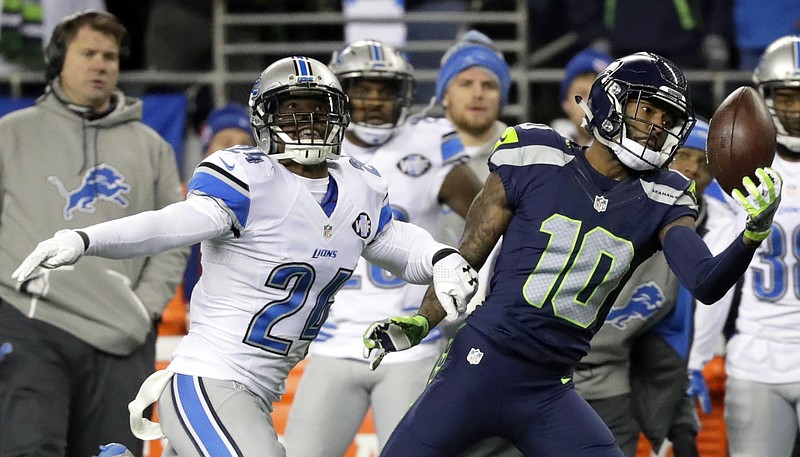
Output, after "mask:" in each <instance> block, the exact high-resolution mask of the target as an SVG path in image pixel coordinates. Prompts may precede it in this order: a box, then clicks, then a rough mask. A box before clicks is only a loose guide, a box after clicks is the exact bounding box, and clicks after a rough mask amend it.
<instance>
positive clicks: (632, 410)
mask: <svg viewBox="0 0 800 457" xmlns="http://www.w3.org/2000/svg"><path fill="white" fill-rule="evenodd" d="M707 136H708V123H706V122H705V121H702V120H698V121H697V123H696V124H695V126H694V128H692V131H691V132H690V134H689V136H688V137H687V139H686V142H685V143H684V144H683V147H681V148H680V149H678V152H677V153H676V154H675V159H674V161H673V162H672V164H671V165H670V168H671V169H673V170H677V171H679V172H681V173H682V174H683V175H684V176H686V177H687V178H689V179H692V180H693V181H694V182H695V185H696V192H697V195H698V196H701V197H700V198H699V200H698V206H699V214H698V218H697V226H698V230H697V231H698V233H701V234H702V233H703V232H704V225H705V220H706V211H705V204H704V202H703V200H704V199H703V198H702V195H703V191H704V190H705V188H706V187H707V186H708V184H709V183H710V182H711V171H710V169H709V168H708V164H707V162H706V153H705V148H706V138H707ZM693 312H694V306H693V300H692V297H691V295H690V294H688V293H687V292H686V291H685V289H683V288H682V286H680V284H679V281H678V278H677V277H676V276H675V274H674V273H673V272H672V270H670V268H669V265H668V264H667V261H666V258H665V257H664V253H663V251H658V252H656V254H654V255H653V256H652V257H651V258H649V259H647V260H646V261H645V262H644V263H642V264H641V265H640V266H639V268H637V269H636V271H635V272H634V273H633V274H632V275H631V278H630V279H629V280H628V282H627V284H626V285H625V287H623V288H622V291H621V292H620V294H619V296H618V297H617V300H616V301H615V303H614V305H613V306H612V308H611V311H610V312H609V314H608V316H607V317H606V320H605V323H604V324H603V326H602V327H601V328H600V330H599V331H598V332H597V334H595V335H594V337H592V342H591V348H590V349H589V353H588V354H587V355H586V356H585V357H584V358H583V359H582V360H581V363H580V364H579V365H578V366H577V367H576V368H575V377H574V382H575V389H576V390H577V391H578V393H580V394H581V396H582V397H583V398H585V399H586V400H587V401H588V402H589V405H590V406H591V407H592V408H593V409H594V410H595V411H597V413H598V414H599V415H600V417H601V418H602V419H603V421H604V422H605V423H606V425H608V427H609V428H610V429H611V431H612V433H614V437H615V438H616V439H617V444H619V447H620V449H621V450H622V453H623V454H624V455H625V456H626V457H633V456H634V455H636V448H637V444H638V441H639V434H640V432H643V433H644V434H645V436H646V437H647V438H648V439H649V440H650V442H651V444H652V447H653V449H654V450H655V451H656V453H657V454H658V455H663V454H661V453H660V449H661V447H662V446H663V445H664V440H665V439H666V438H667V437H669V440H670V441H671V442H672V443H673V448H674V455H675V456H676V457H692V456H697V455H698V453H697V446H696V442H695V437H696V434H697V428H698V424H697V419H696V415H695V413H694V404H693V402H692V401H691V399H690V398H689V397H688V395H687V394H686V390H687V378H686V370H687V361H688V357H689V345H690V343H691V335H692V313H693Z"/></svg>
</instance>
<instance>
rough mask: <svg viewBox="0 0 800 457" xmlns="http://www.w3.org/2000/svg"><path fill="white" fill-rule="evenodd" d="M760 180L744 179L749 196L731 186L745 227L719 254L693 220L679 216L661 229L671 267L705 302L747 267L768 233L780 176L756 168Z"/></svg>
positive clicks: (711, 300)
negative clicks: (739, 206)
mask: <svg viewBox="0 0 800 457" xmlns="http://www.w3.org/2000/svg"><path fill="white" fill-rule="evenodd" d="M756 174H757V176H758V177H759V178H760V179H761V184H760V185H759V186H758V187H756V186H755V185H754V184H753V182H752V181H751V180H750V178H748V177H745V178H744V180H743V183H744V186H745V189H746V190H747V192H748V196H747V197H744V196H743V195H742V193H741V192H739V191H738V190H734V193H733V196H734V198H735V199H736V200H737V201H738V202H739V203H740V204H741V205H742V206H743V207H744V209H745V210H746V211H747V214H748V216H747V223H746V229H745V230H744V232H743V233H742V236H740V237H737V238H736V239H735V240H733V242H732V243H731V244H730V245H729V246H728V247H727V248H726V249H725V250H724V251H722V252H721V253H720V254H719V255H717V256H712V255H711V252H710V251H709V250H708V246H706V244H705V243H704V242H703V240H702V238H700V235H698V234H697V233H696V232H695V230H694V221H693V220H692V219H691V218H690V217H688V216H684V217H681V218H679V219H677V220H675V221H673V222H672V223H670V224H668V225H666V226H665V227H664V228H663V229H662V230H661V232H660V238H661V245H662V246H663V248H664V254H665V255H666V257H667V262H668V263H669V266H670V268H672V271H674V272H675V274H676V275H677V276H678V278H679V279H680V280H681V283H682V284H683V285H684V286H685V287H686V288H687V289H689V291H690V292H691V293H692V295H693V296H694V297H695V298H697V299H698V300H700V301H701V302H703V303H705V304H712V303H714V302H716V301H718V300H719V299H720V298H722V297H723V296H724V295H725V293H726V292H727V291H728V289H730V288H731V287H733V285H734V284H736V281H738V280H739V278H740V277H741V276H742V275H743V274H744V272H745V271H746V270H747V267H748V265H749V264H750V261H751V260H752V259H753V255H754V254H755V251H756V248H757V247H758V245H759V244H760V243H761V241H763V240H764V239H765V238H766V237H767V236H768V235H769V231H770V227H771V226H772V217H773V216H774V215H775V212H776V211H777V209H778V205H779V204H780V196H781V186H782V180H781V177H780V175H779V174H778V173H776V172H775V171H774V170H772V169H771V168H766V169H761V168H759V169H758V170H756Z"/></svg>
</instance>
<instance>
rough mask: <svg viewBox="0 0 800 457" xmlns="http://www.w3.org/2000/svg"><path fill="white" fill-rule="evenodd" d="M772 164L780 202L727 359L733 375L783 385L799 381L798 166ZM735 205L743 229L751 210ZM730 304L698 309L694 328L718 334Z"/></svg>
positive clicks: (754, 265)
mask: <svg viewBox="0 0 800 457" xmlns="http://www.w3.org/2000/svg"><path fill="white" fill-rule="evenodd" d="M772 168H774V169H775V170H776V171H777V172H778V173H780V175H781V176H782V178H783V191H782V194H781V204H780V206H779V207H778V211H777V213H776V214H775V217H774V219H773V225H772V232H771V233H770V236H769V238H767V239H766V240H764V241H763V242H762V243H761V246H759V248H758V250H757V251H756V254H755V256H754V257H753V261H752V262H751V263H750V267H749V268H748V270H747V272H746V273H745V275H744V282H743V285H742V290H741V301H740V304H739V314H738V316H737V319H736V334H735V335H734V336H733V337H732V338H731V340H730V341H729V342H728V346H727V350H726V359H725V360H726V371H727V373H728V375H729V376H733V377H735V378H739V379H745V380H751V381H758V382H765V383H774V384H782V383H792V382H800V278H799V277H798V276H799V275H800V263H798V258H797V256H798V253H799V252H800V236H798V233H799V231H800V186H799V183H800V165H798V164H797V163H792V162H787V161H786V160H784V159H782V158H781V157H780V156H778V155H776V156H775V161H774V162H773V164H772ZM735 207H736V211H737V215H736V219H737V224H736V225H737V228H738V230H739V231H738V232H737V233H740V230H741V229H743V228H744V221H745V219H746V217H747V215H746V213H745V212H744V210H743V209H742V208H741V207H740V206H739V205H735ZM718 305H721V306H719V307H718ZM729 307H730V304H729V303H727V302H723V303H718V304H714V305H712V306H711V307H708V308H711V309H707V310H705V309H704V310H703V311H704V314H703V315H702V316H700V315H698V314H695V318H696V319H697V321H698V322H697V325H698V327H697V330H696V331H697V332H705V333H706V335H700V339H701V341H702V340H704V339H705V338H707V335H712V336H716V335H718V334H719V333H720V330H721V328H722V326H723V324H724V321H725V317H726V315H727V310H728V308H729ZM707 357H708V355H705V356H704V357H703V358H707Z"/></svg>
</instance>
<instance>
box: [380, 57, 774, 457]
mask: <svg viewBox="0 0 800 457" xmlns="http://www.w3.org/2000/svg"><path fill="white" fill-rule="evenodd" d="M579 103H580V104H581V106H582V107H583V109H584V111H585V113H586V121H585V124H586V128H587V129H588V130H589V131H591V133H592V134H593V135H594V137H595V139H596V140H597V141H594V142H593V143H592V145H591V146H589V147H588V148H582V147H579V146H576V145H574V144H573V143H571V142H570V141H568V140H566V139H565V138H563V137H561V136H560V135H558V134H557V133H556V132H554V131H553V130H552V129H550V128H549V127H547V126H544V125H539V124H522V125H517V126H515V127H511V128H508V129H507V130H506V131H505V132H504V134H503V136H502V137H501V138H500V140H499V141H498V143H497V145H496V146H495V150H494V152H493V153H492V155H491V157H490V159H489V167H490V170H491V174H490V176H489V178H488V179H487V182H486V184H485V185H484V188H483V190H482V191H481V193H480V194H479V195H478V197H477V198H476V199H475V201H474V202H473V204H472V206H471V208H470V210H469V213H468V215H467V225H466V229H465V232H464V235H463V237H462V240H461V244H460V246H461V252H462V254H463V256H464V258H465V259H466V260H467V261H468V262H469V263H470V264H471V265H473V266H474V267H476V268H480V267H481V266H482V265H483V263H484V261H485V259H486V257H487V255H488V254H489V252H490V250H491V249H492V248H493V247H494V245H495V243H496V242H497V240H498V238H499V237H500V236H501V235H503V237H504V238H503V239H504V242H503V245H502V249H501V251H500V254H499V257H498V259H497V263H496V265H495V270H494V276H493V277H492V280H491V284H490V286H489V293H488V295H487V297H486V300H485V301H484V303H483V304H482V305H481V306H479V307H478V308H477V309H476V310H475V311H474V312H473V313H472V314H471V315H470V316H469V317H468V318H467V320H466V324H465V325H464V326H463V327H462V328H461V330H459V332H458V333H457V334H456V336H455V337H454V338H453V340H452V341H451V342H450V345H449V347H448V349H447V350H446V351H445V353H444V354H443V355H442V357H441V359H440V362H439V364H437V367H436V369H435V370H434V372H433V376H432V379H431V381H430V382H429V384H428V387H427V388H426V390H425V391H424V392H423V394H422V396H421V397H420V398H419V399H418V400H417V402H416V403H415V404H414V405H413V406H412V407H411V409H410V410H409V412H408V413H407V414H406V415H405V417H404V418H403V420H402V421H401V422H400V424H399V425H398V427H397V428H396V429H395V431H394V433H393V434H392V436H391V437H390V439H389V442H388V443H387V444H386V447H385V448H384V450H383V453H382V455H384V456H401V455H402V456H407V455H414V456H417V457H421V456H451V455H458V453H459V452H461V451H462V450H463V449H464V448H466V447H467V446H469V445H470V444H472V443H474V442H476V441H477V440H480V439H482V438H485V437H489V436H500V437H503V438H505V439H507V440H509V441H511V442H512V443H513V444H514V445H515V446H516V447H517V448H518V449H520V450H521V451H522V452H523V453H524V454H525V455H526V456H548V457H552V456H571V457H574V456H621V455H622V453H621V452H620V450H619V448H618V446H617V445H616V443H615V441H614V436H613V435H612V434H611V432H610V431H609V430H608V428H607V427H606V426H605V425H604V424H603V421H602V420H601V419H600V418H599V417H598V416H597V414H596V413H595V412H594V411H593V410H592V408H591V407H590V406H589V405H588V404H587V403H586V401H585V400H583V399H582V398H581V397H580V395H578V393H577V392H576V391H575V390H574V387H573V383H572V370H573V368H574V367H575V365H576V364H577V363H578V362H579V361H580V359H581V358H582V357H583V356H584V355H585V354H586V353H587V351H588V349H589V342H590V340H591V338H592V335H593V334H594V333H595V332H596V331H597V330H598V329H599V328H600V326H602V324H603V322H604V320H605V317H606V315H607V314H608V311H609V308H610V307H611V305H612V304H613V302H614V299H615V298H616V296H617V294H618V293H619V290H620V289H621V287H622V286H623V285H624V284H625V282H626V280H627V279H628V277H629V276H630V274H631V272H633V270H635V268H636V266H638V265H639V264H640V263H642V262H643V261H644V260H645V259H647V258H648V257H650V256H651V255H652V254H653V253H654V252H655V251H656V250H658V249H663V250H664V253H665V255H666V258H667V261H668V263H669V265H670V268H672V270H673V271H674V272H675V273H676V275H677V276H678V278H679V279H680V281H681V283H683V284H684V285H685V286H686V287H687V289H689V291H690V292H691V293H692V294H693V295H694V296H695V297H696V298H697V299H699V300H700V301H702V302H704V303H713V302H715V301H716V300H717V299H719V298H720V297H721V296H722V295H723V294H724V293H725V291H726V290H728V289H729V288H730V287H731V286H732V285H733V284H734V283H735V282H736V281H737V279H738V278H739V277H740V276H741V275H742V273H743V272H744V270H745V269H746V267H747V265H748V263H749V262H750V260H751V259H752V256H753V253H754V251H755V249H756V247H757V246H758V244H759V243H760V242H761V241H762V240H763V239H764V238H765V237H766V236H767V235H768V233H769V231H770V226H771V223H772V216H773V214H774V213H775V211H776V209H777V207H778V203H779V201H780V192H781V178H780V176H779V175H778V174H777V173H775V172H774V171H773V170H771V169H769V168H766V169H759V170H758V171H757V176H758V177H759V179H760V181H761V182H760V184H759V186H758V187H756V185H755V184H754V183H753V182H752V181H751V180H750V179H749V178H745V180H744V184H745V188H746V192H747V194H748V196H747V197H745V196H744V195H743V194H742V193H741V192H739V191H734V195H735V198H736V199H737V201H739V203H740V204H742V206H743V207H744V208H745V209H746V211H747V214H748V216H747V227H746V229H745V230H744V231H743V232H742V234H741V236H739V237H738V238H737V239H736V240H734V241H733V242H732V243H731V244H730V245H729V246H728V248H727V249H726V250H724V251H723V252H722V253H720V254H719V255H717V256H712V255H711V253H710V252H709V250H708V248H707V246H706V245H705V244H704V243H703V241H702V239H701V238H700V236H699V235H698V234H697V233H696V232H695V226H694V224H695V219H696V217H697V199H696V195H695V186H694V183H693V182H692V181H690V180H688V179H686V178H685V177H683V176H682V175H681V174H679V173H677V172H673V171H670V170H668V169H667V168H666V166H667V165H668V164H669V162H670V160H671V159H672V157H673V156H674V154H675V152H676V151H677V149H678V148H680V147H681V145H682V144H683V142H684V141H685V139H686V137H687V135H688V133H689V131H690V130H691V128H692V126H693V125H694V122H695V118H694V113H693V111H692V108H691V106H690V103H689V97H688V87H687V83H686V79H685V78H684V76H683V74H682V72H681V71H680V69H678V68H677V67H676V66H675V65H674V64H672V63H671V62H669V61H667V60H666V59H664V58H663V57H660V56H658V55H655V54H650V53H637V54H632V55H629V56H626V57H623V58H621V59H618V60H615V61H614V62H612V63H611V64H610V65H609V66H608V67H607V68H606V69H605V70H604V71H603V72H601V73H600V74H599V75H598V77H597V79H596V80H595V82H594V84H593V85H592V89H591V91H590V94H589V100H588V103H587V102H586V101H583V100H581V101H580V102H579ZM444 315H445V312H444V311H443V310H442V309H441V307H440V305H439V304H438V303H437V302H436V297H435V295H434V293H433V291H431V290H430V289H429V290H428V292H427V294H426V297H425V299H424V300H423V303H422V305H421V307H420V309H419V312H418V314H417V315H416V316H413V317H403V318H392V319H387V320H385V321H381V322H376V323H374V324H372V325H371V326H370V327H369V328H368V329H367V331H366V333H365V336H364V343H365V346H366V348H367V351H369V354H368V355H369V356H370V357H371V358H373V359H374V362H373V365H374V366H376V365H377V363H379V362H380V359H381V357H383V356H384V355H385V353H386V352H385V351H388V352H391V351H397V350H403V349H405V348H407V347H410V346H413V345H414V344H416V343H417V342H418V341H419V340H420V338H422V337H424V335H425V334H426V333H427V331H428V329H429V328H430V327H432V326H434V325H436V324H437V323H438V322H439V321H440V320H441V319H442V318H443V317H444Z"/></svg>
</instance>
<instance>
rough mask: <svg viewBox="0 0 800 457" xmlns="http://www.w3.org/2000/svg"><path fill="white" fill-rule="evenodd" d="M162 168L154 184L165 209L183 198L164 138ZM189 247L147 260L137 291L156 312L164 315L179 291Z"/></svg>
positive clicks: (160, 153) (156, 197)
mask: <svg viewBox="0 0 800 457" xmlns="http://www.w3.org/2000/svg"><path fill="white" fill-rule="evenodd" d="M156 160H157V161H158V162H157V163H156V164H155V167H156V168H157V170H158V174H157V176H156V181H155V183H154V186H153V187H154V188H153V198H154V204H153V208H154V209H161V208H164V207H166V206H167V205H170V204H172V203H175V202H179V201H182V200H183V188H182V187H181V181H180V176H179V175H178V165H177V163H176V160H175V152H174V151H173V150H172V147H171V146H170V145H169V143H167V142H166V141H163V140H161V141H160V146H159V149H158V153H157V155H156ZM188 256H189V248H185V249H173V250H171V251H168V252H163V253H161V254H158V255H154V256H152V257H148V258H147V259H146V260H145V263H144V266H143V268H142V271H141V273H140V274H139V278H138V280H137V281H136V282H135V283H134V284H133V292H134V293H135V294H136V296H137V297H139V300H141V301H142V303H143V304H144V306H145V307H146V308H147V310H148V311H149V312H150V314H151V315H152V316H160V315H161V313H162V312H163V310H164V307H166V305H167V303H168V302H169V300H170V299H171V298H172V296H173V295H174V294H175V290H176V289H177V288H178V284H180V282H181V280H182V279H183V271H184V270H185V269H186V261H187V258H188Z"/></svg>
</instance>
